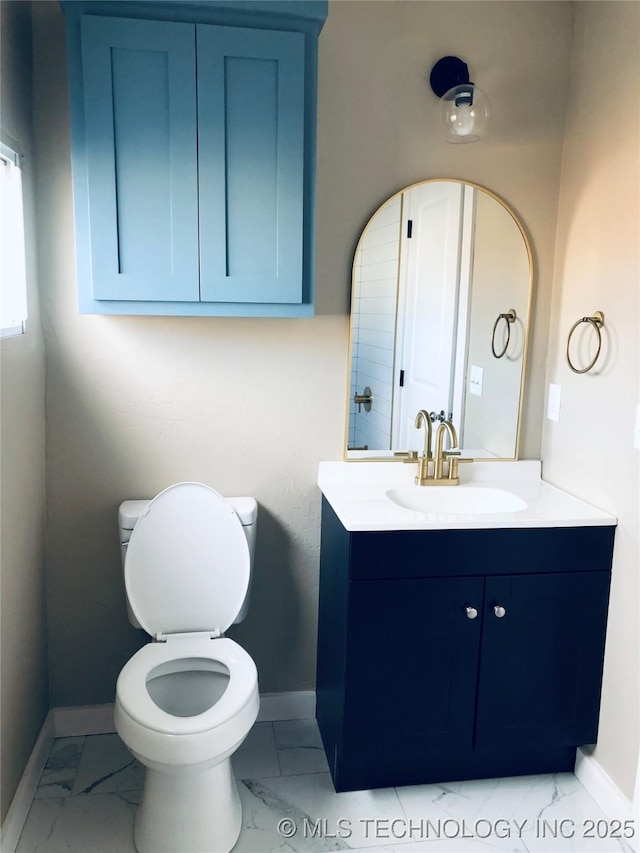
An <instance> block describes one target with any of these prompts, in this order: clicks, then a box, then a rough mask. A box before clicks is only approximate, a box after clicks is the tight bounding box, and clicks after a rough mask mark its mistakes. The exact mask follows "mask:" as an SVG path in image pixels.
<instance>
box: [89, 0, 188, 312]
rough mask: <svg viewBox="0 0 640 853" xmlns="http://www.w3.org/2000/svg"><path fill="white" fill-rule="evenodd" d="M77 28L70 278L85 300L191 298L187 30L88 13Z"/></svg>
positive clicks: (180, 26)
mask: <svg viewBox="0 0 640 853" xmlns="http://www.w3.org/2000/svg"><path fill="white" fill-rule="evenodd" d="M81 28H82V29H81V32H82V79H83V93H84V99H83V108H84V121H85V134H86V135H85V139H84V140H79V139H78V140H74V150H73V155H74V168H75V170H76V174H77V171H78V169H79V166H80V164H79V162H78V160H80V161H82V162H84V160H85V158H86V174H87V182H86V187H79V190H80V191H81V192H86V193H87V207H88V216H87V217H86V220H83V219H80V218H79V217H78V216H77V217H76V229H77V233H76V240H77V241H78V243H79V244H80V251H81V252H82V255H83V257H84V258H85V259H86V263H87V265H88V267H89V269H88V270H86V271H84V272H83V270H82V268H80V269H79V278H81V277H82V276H83V274H84V275H87V276H88V277H89V280H90V287H91V297H92V298H93V299H95V300H106V301H108V300H119V301H125V302H128V301H138V300H154V301H174V300H180V301H196V302H197V301H198V300H199V298H200V295H199V273H198V184H197V180H198V166H197V159H196V158H197V135H196V56H195V29H194V27H193V25H192V24H184V23H172V22H166V21H138V20H128V19H122V18H106V17H98V16H93V15H85V16H84V17H83V18H82V21H81ZM77 188H78V184H77ZM77 191H78V189H77ZM76 201H78V200H76ZM85 228H86V229H87V230H86V231H85ZM87 284H89V282H86V283H85V282H83V281H82V280H81V286H87Z"/></svg>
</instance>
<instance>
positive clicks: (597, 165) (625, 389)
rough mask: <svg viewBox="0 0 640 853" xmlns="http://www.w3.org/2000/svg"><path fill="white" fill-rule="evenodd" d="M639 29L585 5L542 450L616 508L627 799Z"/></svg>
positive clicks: (609, 8) (613, 690) (620, 735)
mask: <svg viewBox="0 0 640 853" xmlns="http://www.w3.org/2000/svg"><path fill="white" fill-rule="evenodd" d="M639 32H640V5H638V4H637V3H633V2H615V3H609V2H604V3H601V2H593V3H579V4H578V7H577V10H576V26H575V35H574V43H573V47H572V63H571V87H570V91H571V97H570V99H569V102H568V117H567V128H566V139H565V150H564V157H563V165H562V183H561V191H560V209H559V220H558V241H557V245H558V250H557V255H556V265H555V274H554V287H553V311H552V315H553V321H552V326H551V335H550V352H549V368H548V374H547V378H548V380H549V381H550V382H554V383H557V384H559V385H561V386H562V408H561V415H560V421H559V423H553V422H551V421H546V422H545V429H544V442H543V449H542V459H543V474H544V477H545V479H547V480H549V481H550V482H552V483H555V484H556V485H558V486H560V487H561V488H564V489H566V490H567V491H569V492H572V493H573V494H575V495H577V496H578V497H581V498H584V499H585V500H587V501H590V502H592V503H593V504H595V505H596V506H599V507H601V508H602V509H604V510H607V511H609V512H611V513H613V514H614V515H616V516H617V517H618V529H617V531H616V543H615V554H614V566H613V575H612V586H611V604H610V608H609V628H608V637H607V648H606V657H605V673H604V688H603V696H602V711H601V720H600V733H599V738H598V747H597V749H596V752H595V756H596V758H597V760H598V761H599V762H600V764H601V765H602V767H603V768H604V769H605V771H606V772H607V773H608V774H609V775H610V776H611V778H612V779H613V780H614V781H615V782H616V783H617V785H618V786H619V787H620V788H621V789H622V791H623V792H624V793H625V794H626V795H627V796H628V797H629V798H631V796H632V794H633V785H634V780H635V773H636V764H637V760H638V748H639V735H638V720H639V719H640V708H639V704H638V694H639V691H640V659H639V654H638V646H639V642H638V641H639V621H638V601H639V598H640V589H639V582H638V554H639V553H640V537H639V524H640V505H639V502H638V490H639V481H640V476H639V475H640V458H639V453H638V450H635V449H633V427H634V421H635V414H636V404H637V403H638V402H639V401H640V372H639V354H640V335H639V327H638V321H639V311H640V302H639V295H640V294H639V291H640V280H639V269H640V215H639V201H638V192H639V190H640V171H639V165H638V152H639V151H640V135H639V119H640V115H639V113H640V68H639V60H640V43H639V41H638V33H639ZM596 310H601V311H604V314H605V318H606V325H605V329H604V332H603V338H604V347H603V353H602V356H601V359H600V361H599V362H598V365H597V367H596V369H594V370H593V371H591V372H590V373H588V374H584V375H580V376H578V375H576V374H574V373H572V372H571V371H570V370H569V367H568V366H567V363H566V360H565V346H566V339H567V332H568V330H569V329H570V327H571V325H572V324H573V323H574V322H575V320H577V319H578V318H580V317H583V316H585V315H588V314H591V313H592V312H593V311H596ZM587 337H589V336H587ZM591 337H592V336H591ZM576 343H577V344H579V340H578V337H577V336H576ZM576 354H577V355H576V358H579V357H583V356H584V355H585V353H584V352H583V353H582V354H581V353H580V346H577V347H576ZM581 364H584V362H581Z"/></svg>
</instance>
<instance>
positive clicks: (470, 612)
mask: <svg viewBox="0 0 640 853" xmlns="http://www.w3.org/2000/svg"><path fill="white" fill-rule="evenodd" d="M464 612H465V613H466V614H467V619H475V618H476V616H477V615H478V611H477V610H476V609H475V607H465V609H464Z"/></svg>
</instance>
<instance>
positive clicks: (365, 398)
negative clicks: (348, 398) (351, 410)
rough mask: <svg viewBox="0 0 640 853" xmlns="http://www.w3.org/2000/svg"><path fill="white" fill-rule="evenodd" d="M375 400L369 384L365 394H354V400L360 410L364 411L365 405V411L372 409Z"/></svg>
mask: <svg viewBox="0 0 640 853" xmlns="http://www.w3.org/2000/svg"><path fill="white" fill-rule="evenodd" d="M372 400H373V394H372V393H371V388H369V386H368V385H366V386H365V389H364V393H363V394H354V395H353V402H354V403H355V404H356V406H357V407H358V411H359V412H361V411H362V408H361V407H362V406H364V410H365V412H370V411H371V403H372Z"/></svg>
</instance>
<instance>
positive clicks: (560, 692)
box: [476, 572, 610, 751]
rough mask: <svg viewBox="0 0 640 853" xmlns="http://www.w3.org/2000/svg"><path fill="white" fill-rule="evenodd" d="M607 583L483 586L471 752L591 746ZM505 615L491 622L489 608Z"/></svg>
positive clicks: (584, 579)
mask: <svg viewBox="0 0 640 853" xmlns="http://www.w3.org/2000/svg"><path fill="white" fill-rule="evenodd" d="M609 579H610V575H609V573H608V572H582V573H571V574H569V573H567V574H549V575H520V576H505V577H494V578H488V579H487V586H486V592H485V614H484V632H483V640H482V651H481V663H480V678H479V684H478V716H477V732H476V748H477V749H478V750H479V751H482V750H487V749H491V748H493V747H494V746H495V745H496V744H503V745H504V746H509V745H513V746H516V745H518V746H519V747H522V746H523V745H526V744H530V745H532V746H535V745H537V744H541V745H542V744H544V745H546V746H553V745H556V746H578V745H581V744H586V743H594V742H595V740H596V735H597V727H598V708H599V697H600V687H601V680H602V663H603V659H604V638H605V629H606V620H607V604H608V590H609ZM495 606H502V607H504V608H505V611H506V612H505V615H504V616H503V617H502V618H498V617H496V615H495V614H494V610H493V608H494V607H495Z"/></svg>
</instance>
